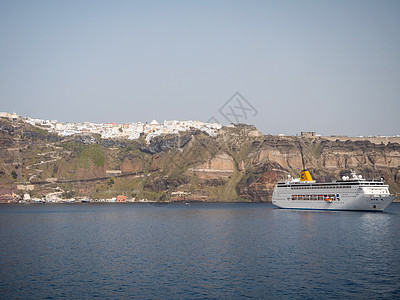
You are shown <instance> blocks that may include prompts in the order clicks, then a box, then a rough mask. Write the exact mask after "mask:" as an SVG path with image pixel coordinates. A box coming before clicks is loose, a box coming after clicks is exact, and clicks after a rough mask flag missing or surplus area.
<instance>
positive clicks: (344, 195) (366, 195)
mask: <svg viewBox="0 0 400 300" xmlns="http://www.w3.org/2000/svg"><path fill="white" fill-rule="evenodd" d="M395 199H396V196H394V195H391V194H390V192H389V186H388V185H387V184H385V183H384V182H383V179H381V180H366V179H364V178H362V176H361V175H357V174H356V173H354V172H351V175H350V176H343V177H342V180H335V181H332V182H323V183H318V182H316V181H315V180H313V178H312V176H311V174H310V172H309V171H303V172H301V176H300V178H295V179H294V178H292V177H291V176H290V175H289V176H288V179H287V180H286V181H282V182H278V184H277V185H276V186H275V188H274V192H273V195H272V204H274V205H275V206H277V207H279V208H292V209H321V210H361V211H384V209H385V208H386V207H388V206H389V205H390V203H392V202H393V201H394V200H395Z"/></svg>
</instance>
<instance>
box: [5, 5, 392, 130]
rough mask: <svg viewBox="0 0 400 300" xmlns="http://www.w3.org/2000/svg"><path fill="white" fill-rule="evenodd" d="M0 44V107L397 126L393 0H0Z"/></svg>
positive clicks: (291, 124) (128, 117)
mask: <svg viewBox="0 0 400 300" xmlns="http://www.w3.org/2000/svg"><path fill="white" fill-rule="evenodd" d="M0 45H1V47H0V111H7V112H12V111H15V112H16V113H17V114H19V115H23V116H31V117H36V118H41V119H56V120H59V121H70V122H83V121H91V122H111V121H112V122H119V123H122V122H138V121H142V122H144V121H151V120H153V119H156V120H158V121H159V122H162V121H163V120H165V119H166V120H174V119H175V120H201V121H208V120H209V119H210V118H211V117H214V119H215V120H218V121H220V122H222V123H227V122H228V121H229V120H232V121H235V118H236V120H239V121H241V122H246V123H249V124H254V125H256V126H257V128H259V129H260V130H261V131H262V132H263V133H265V134H268V133H271V134H279V133H284V134H297V133H300V131H316V132H317V133H320V134H323V135H333V134H344V135H352V136H357V135H397V134H400V118H399V112H400V1H398V0H395V1H384V0H382V1H368V0H361V1H357V0H354V1H348V0H343V1H342V0H337V1H320V0H318V1H307V0H303V1H282V0H281V1H215V0H214V1H133V0H129V1H122V0H116V1H99V0H94V1H89V0H86V1H53V0H48V1H42V0H35V1H31V0H29V1H19V0H9V1H5V0H0ZM236 92H240V95H241V96H243V98H242V97H240V95H236V97H238V96H239V98H240V99H236V98H235V97H233V98H232V99H231V97H232V96H233V95H234V94H235V93H236ZM229 100H230V101H229ZM243 107H244V108H243ZM238 115H239V117H238ZM240 115H241V117H240ZM240 118H241V119H240ZM227 120H228V121H227Z"/></svg>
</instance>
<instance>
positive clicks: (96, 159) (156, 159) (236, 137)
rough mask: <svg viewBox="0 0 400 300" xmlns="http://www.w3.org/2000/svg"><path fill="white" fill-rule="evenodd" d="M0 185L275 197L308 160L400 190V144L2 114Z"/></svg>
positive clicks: (324, 169)
mask: <svg viewBox="0 0 400 300" xmlns="http://www.w3.org/2000/svg"><path fill="white" fill-rule="evenodd" d="M0 142H1V149H0V158H1V160H0V164H1V168H0V193H2V194H4V193H6V192H7V193H9V192H10V191H14V192H18V193H23V191H22V190H21V189H20V190H18V189H17V186H18V185H19V187H20V188H21V183H25V184H26V183H30V184H32V185H33V186H34V190H33V191H31V193H32V194H33V195H34V196H41V195H43V194H45V193H47V192H51V191H55V190H57V189H58V190H63V191H70V192H71V193H72V194H74V195H90V196H91V197H93V198H110V197H115V196H116V195H118V194H121V193H124V194H125V195H127V196H128V197H136V198H137V199H142V198H144V199H149V200H150V199H151V200H159V201H166V200H182V199H185V200H190V201H196V200H198V201H270V200H271V194H272V189H273V186H274V185H275V184H276V182H277V181H278V180H280V179H282V178H284V177H286V176H287V175H289V174H290V175H292V176H298V175H299V173H300V171H301V170H302V169H303V164H304V165H305V167H306V168H307V169H309V170H310V171H311V173H312V174H313V176H314V178H315V179H316V180H321V181H322V180H333V179H336V178H339V177H340V176H343V175H346V174H348V173H349V172H350V169H352V170H354V171H356V172H357V173H360V174H362V175H363V176H364V177H366V178H380V177H384V178H385V180H386V181H387V182H388V183H389V184H390V186H391V192H392V193H395V194H399V193H400V145H399V144H398V143H391V142H388V143H387V144H383V143H380V144H375V143H371V142H369V141H365V140H361V141H358V140H353V141H350V140H346V141H343V140H328V139H324V138H321V137H317V138H315V137H312V138H304V137H297V136H293V137H278V136H271V135H262V134H261V133H260V132H259V131H258V130H257V129H256V128H255V127H253V126H249V125H236V126H235V127H223V128H222V129H221V130H220V131H219V133H218V135H217V136H216V137H211V136H208V135H207V134H205V133H204V132H200V131H189V132H185V133H181V134H179V135H166V136H160V137H157V138H153V139H152V140H151V142H150V143H146V142H145V140H144V137H141V138H139V140H138V141H128V140H109V139H108V140H102V139H101V138H100V137H99V136H96V135H76V136H73V137H68V138H62V137H59V136H55V135H52V134H49V133H47V131H45V130H43V129H41V128H38V127H34V126H31V125H27V124H24V123H19V124H12V123H10V122H9V121H7V120H0Z"/></svg>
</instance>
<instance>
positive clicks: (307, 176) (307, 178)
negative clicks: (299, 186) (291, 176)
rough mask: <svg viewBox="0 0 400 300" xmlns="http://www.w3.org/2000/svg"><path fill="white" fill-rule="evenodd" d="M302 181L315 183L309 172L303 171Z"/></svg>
mask: <svg viewBox="0 0 400 300" xmlns="http://www.w3.org/2000/svg"><path fill="white" fill-rule="evenodd" d="M300 181H314V179H313V178H312V176H311V174H310V172H309V171H303V172H301V175H300Z"/></svg>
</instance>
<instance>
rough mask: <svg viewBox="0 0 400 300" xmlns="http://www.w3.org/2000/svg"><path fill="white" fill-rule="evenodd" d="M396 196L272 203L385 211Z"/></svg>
mask: <svg viewBox="0 0 400 300" xmlns="http://www.w3.org/2000/svg"><path fill="white" fill-rule="evenodd" d="M395 199H396V196H392V195H390V196H379V197H375V196H365V195H359V196H357V197H355V198H348V199H343V200H342V199H340V200H339V201H332V202H328V201H324V200H321V201H311V200H304V201H303V200H295V201H293V200H291V199H282V198H280V199H279V198H273V199H272V204H274V205H275V206H277V207H279V208H291V209H317V210H359V211H381V212H382V211H384V210H385V208H386V207H388V206H389V205H390V203H392V202H393V201H394V200H395Z"/></svg>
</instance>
